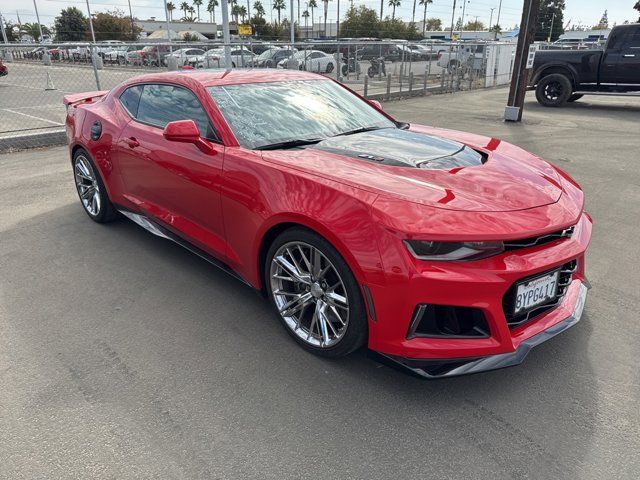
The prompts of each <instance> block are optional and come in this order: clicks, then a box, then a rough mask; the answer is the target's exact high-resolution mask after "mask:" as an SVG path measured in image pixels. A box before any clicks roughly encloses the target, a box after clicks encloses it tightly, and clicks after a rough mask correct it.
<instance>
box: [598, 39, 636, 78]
mask: <svg viewBox="0 0 640 480" xmlns="http://www.w3.org/2000/svg"><path fill="white" fill-rule="evenodd" d="M628 32H629V30H628V29H627V28H621V27H618V28H617V29H613V30H612V31H611V34H610V35H609V40H608V41H607V45H606V48H605V50H604V52H603V54H602V60H601V62H600V76H599V82H600V83H601V84H604V85H616V84H618V83H624V82H621V78H620V77H619V68H618V67H619V66H620V63H621V61H622V60H623V59H624V58H625V57H623V46H624V45H625V43H626V37H627V34H628Z"/></svg>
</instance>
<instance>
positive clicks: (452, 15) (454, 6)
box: [451, 0, 456, 42]
mask: <svg viewBox="0 0 640 480" xmlns="http://www.w3.org/2000/svg"><path fill="white" fill-rule="evenodd" d="M455 21H456V0H453V13H451V41H452V42H453V28H454V26H455Z"/></svg>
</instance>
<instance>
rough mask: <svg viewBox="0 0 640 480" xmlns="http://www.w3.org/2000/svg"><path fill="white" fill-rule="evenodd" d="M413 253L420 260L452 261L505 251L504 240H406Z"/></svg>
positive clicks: (479, 257) (483, 256)
mask: <svg viewBox="0 0 640 480" xmlns="http://www.w3.org/2000/svg"><path fill="white" fill-rule="evenodd" d="M405 245H406V246H407V248H408V249H409V251H410V252H411V253H412V255H413V256H414V257H416V258H418V259H420V260H437V261H442V262H447V261H448V262H451V261H457V260H478V259H481V258H486V257H490V256H492V255H497V254H499V253H502V252H503V251H504V245H503V243H502V242H430V241H422V240H405Z"/></svg>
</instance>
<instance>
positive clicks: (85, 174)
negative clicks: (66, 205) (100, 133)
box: [73, 155, 101, 217]
mask: <svg viewBox="0 0 640 480" xmlns="http://www.w3.org/2000/svg"><path fill="white" fill-rule="evenodd" d="M73 171H74V174H75V178H76V188H77V189H78V195H80V201H81V202H82V206H83V207H84V209H85V210H86V211H87V212H88V213H89V215H91V216H92V217H96V216H98V214H100V207H101V204H100V187H99V186H98V180H97V176H96V174H95V172H94V171H93V167H92V166H91V162H89V160H88V159H87V157H85V156H84V155H78V156H77V157H76V160H75V164H74V168H73Z"/></svg>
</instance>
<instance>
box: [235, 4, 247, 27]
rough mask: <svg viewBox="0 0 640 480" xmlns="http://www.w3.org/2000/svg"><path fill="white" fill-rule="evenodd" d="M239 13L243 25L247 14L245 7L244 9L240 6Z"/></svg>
mask: <svg viewBox="0 0 640 480" xmlns="http://www.w3.org/2000/svg"><path fill="white" fill-rule="evenodd" d="M239 13H240V16H241V17H242V23H244V21H245V19H246V18H247V13H248V12H247V7H245V6H244V5H242V6H241V7H240V11H239ZM236 21H237V19H236Z"/></svg>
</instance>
